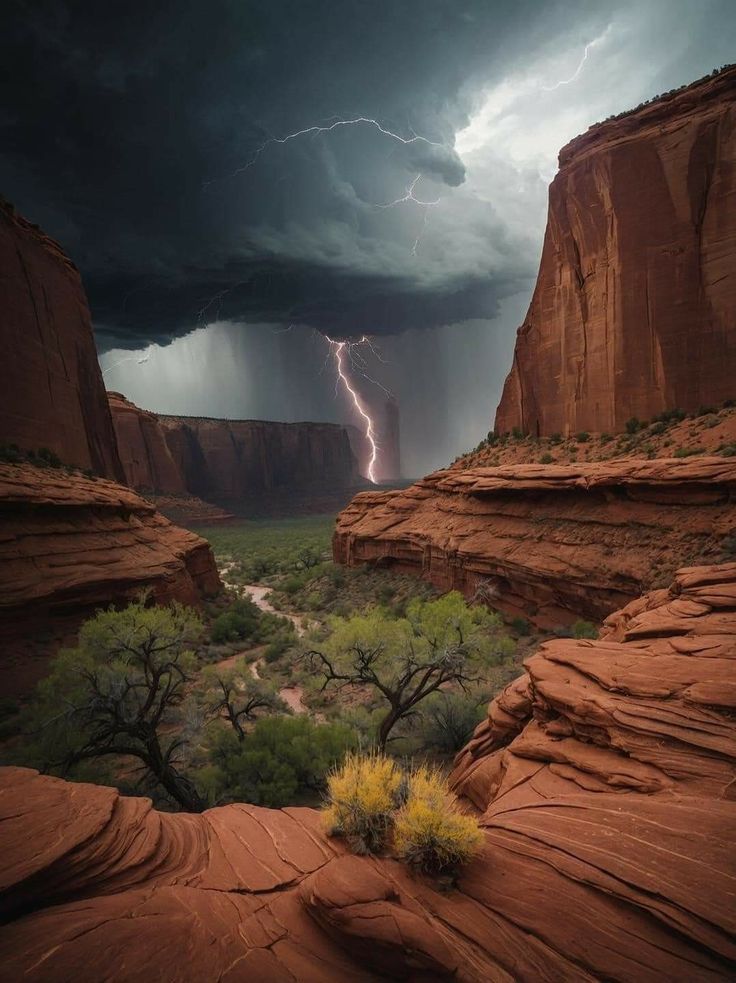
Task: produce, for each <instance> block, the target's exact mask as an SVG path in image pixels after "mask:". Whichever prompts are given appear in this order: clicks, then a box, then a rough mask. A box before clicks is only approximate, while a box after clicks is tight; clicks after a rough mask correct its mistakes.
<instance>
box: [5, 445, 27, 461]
mask: <svg viewBox="0 0 736 983" xmlns="http://www.w3.org/2000/svg"><path fill="white" fill-rule="evenodd" d="M22 460H23V453H22V452H21V449H20V447H18V445H17V444H0V461H2V462H4V463H6V464H18V463H20V461H22Z"/></svg>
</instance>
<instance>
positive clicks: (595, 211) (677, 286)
mask: <svg viewBox="0 0 736 983" xmlns="http://www.w3.org/2000/svg"><path fill="white" fill-rule="evenodd" d="M734 159H736V68H731V69H728V70H726V71H724V72H723V73H721V74H720V75H718V76H716V77H714V78H711V79H708V80H705V81H703V82H700V83H696V84H694V85H693V86H691V87H689V88H687V89H685V90H683V91H681V92H679V93H676V94H674V95H673V96H670V97H667V98H666V99H663V100H660V101H658V102H656V103H653V104H652V105H650V106H646V107H644V108H642V109H640V110H637V111H635V112H633V113H630V114H628V115H626V116H624V117H623V118H620V119H616V120H612V121H610V122H607V123H602V124H599V125H598V126H595V127H593V128H592V129H591V130H589V131H588V132H587V133H586V134H583V135H582V136H580V137H578V138H577V139H575V140H573V141H572V142H571V143H570V144H568V145H567V146H566V147H565V148H563V150H562V151H561V153H560V170H559V173H558V174H557V176H556V178H555V179H554V181H553V183H552V185H551V187H550V193H549V215H548V221H547V231H546V234H545V239H544V247H543V251H542V260H541V265H540V269H539V276H538V279H537V285H536V288H535V291H534V296H533V298H532V302H531V306H530V308H529V312H528V314H527V317H526V320H525V322H524V324H523V325H522V327H521V328H520V329H519V334H518V338H517V342H516V351H515V354H514V362H513V367H512V369H511V373H510V375H509V376H508V378H507V380H506V385H505V387H504V392H503V397H502V399H501V403H500V405H499V408H498V412H497V414H496V428H497V429H498V430H499V431H500V432H506V431H508V430H511V429H512V428H513V427H519V428H521V429H522V430H524V431H525V432H528V433H531V434H533V435H539V434H550V433H555V432H561V433H563V434H564V433H569V432H573V433H574V432H575V431H578V430H590V431H617V430H621V429H622V428H623V426H624V424H625V422H626V420H628V419H629V418H630V417H632V416H638V417H639V418H640V419H649V418H651V416H652V415H653V414H655V413H658V412H661V411H662V410H666V409H672V408H673V407H681V408H683V409H685V410H695V409H697V407H698V406H699V405H701V404H706V405H707V404H711V403H713V402H714V401H715V402H720V401H722V400H724V399H730V398H733V397H734V395H736V393H735V392H734V386H735V383H734V365H736V170H735V169H734V166H733V162H734Z"/></svg>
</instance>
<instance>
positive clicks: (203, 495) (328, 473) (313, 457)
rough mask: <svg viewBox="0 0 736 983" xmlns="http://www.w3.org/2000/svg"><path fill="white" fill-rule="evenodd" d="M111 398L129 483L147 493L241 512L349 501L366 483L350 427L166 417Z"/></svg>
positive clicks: (120, 398) (112, 395)
mask: <svg viewBox="0 0 736 983" xmlns="http://www.w3.org/2000/svg"><path fill="white" fill-rule="evenodd" d="M108 397H109V402H110V408H111V411H112V419H113V423H114V426H115V433H116V437H117V443H118V448H119V451H120V457H121V460H122V463H123V468H124V471H125V478H126V482H127V484H129V485H130V486H131V487H132V488H136V489H138V490H140V491H144V492H153V493H163V494H174V495H182V494H183V495H187V494H189V495H194V496H196V497H197V498H200V499H203V500H204V501H210V502H216V503H224V504H226V505H228V506H232V507H237V506H239V507H241V508H242V507H243V506H247V505H248V504H250V505H253V504H256V503H258V502H264V501H269V500H270V501H273V502H276V503H284V502H287V501H288V500H289V499H299V498H302V499H309V498H310V496H320V495H321V496H323V497H324V496H327V497H332V498H334V497H337V499H338V500H339V504H344V501H345V500H346V497H348V495H349V493H350V492H351V491H352V490H354V489H356V488H358V487H360V486H361V485H363V484H364V483H365V482H364V481H363V479H362V478H361V477H360V475H359V474H358V461H357V458H356V455H355V454H354V452H353V445H354V444H357V443H358V442H357V439H356V436H355V434H351V433H350V432H349V430H348V428H347V427H343V426H340V425H338V424H332V423H273V422H270V421H265V420H219V419H210V418H198V417H182V416H166V415H163V414H155V413H151V412H148V411H146V410H142V409H140V408H139V407H137V406H136V405H135V404H134V403H131V402H130V401H129V400H127V399H125V397H124V396H122V395H121V394H120V393H108ZM346 493H347V494H346Z"/></svg>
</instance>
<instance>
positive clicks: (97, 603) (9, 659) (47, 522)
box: [0, 464, 222, 694]
mask: <svg viewBox="0 0 736 983" xmlns="http://www.w3.org/2000/svg"><path fill="white" fill-rule="evenodd" d="M221 586H222V585H221V583H220V578H219V575H218V573H217V568H216V566H215V562H214V558H213V556H212V550H211V549H210V546H209V543H207V542H206V541H205V540H204V539H201V538H200V537H199V536H196V535H195V534H194V533H191V532H188V531H186V530H184V529H180V528H178V527H177V526H175V525H173V524H172V523H171V522H169V520H168V519H166V518H164V516H163V515H161V514H160V513H159V512H157V511H156V509H155V507H154V506H153V505H151V504H150V502H147V501H145V500H144V499H142V498H139V496H138V495H136V494H135V493H134V492H132V491H131V490H130V489H129V488H126V487H124V486H123V485H119V484H117V483H115V482H112V481H107V480H105V479H102V478H99V479H95V480H92V479H90V478H87V477H85V476H84V475H82V474H80V473H71V474H69V473H67V472H66V471H64V470H62V469H52V468H40V467H34V466H31V465H29V464H0V625H2V628H1V629H0V643H1V645H2V658H1V659H0V688H1V689H2V691H3V692H4V693H6V694H9V693H11V692H13V693H23V692H28V691H29V690H30V689H31V688H32V686H33V684H34V683H35V682H36V680H37V679H38V678H40V676H42V675H43V674H44V672H45V667H46V664H47V662H48V658H49V656H50V655H51V654H53V651H54V650H55V649H56V648H58V646H59V643H61V642H63V643H67V642H72V643H73V640H74V633H75V632H76V629H77V627H78V626H79V623H80V622H81V621H82V620H83V619H85V618H87V617H90V616H91V615H93V614H94V612H95V610H96V609H98V608H101V607H107V606H108V605H109V604H125V603H127V602H128V601H130V600H133V599H134V598H136V597H137V596H138V595H139V594H140V592H141V591H143V590H146V591H149V592H150V593H151V595H152V597H153V599H154V600H156V601H157V602H159V603H162V604H166V603H169V602H171V601H174V600H176V601H180V602H182V603H184V604H191V605H195V606H198V605H199V604H200V603H201V601H202V598H203V597H206V596H209V595H213V594H216V593H217V592H218V591H219V590H220V589H221Z"/></svg>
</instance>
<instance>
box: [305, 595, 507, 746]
mask: <svg viewBox="0 0 736 983" xmlns="http://www.w3.org/2000/svg"><path fill="white" fill-rule="evenodd" d="M500 624H501V622H500V619H499V617H498V616H497V615H495V614H493V613H491V612H490V611H488V610H487V609H486V608H484V607H473V608H469V607H468V606H467V604H466V603H465V601H464V599H463V597H462V595H461V594H459V593H458V592H457V591H453V592H451V593H449V594H445V596H444V597H440V598H438V599H437V600H433V601H422V600H419V599H415V600H413V601H412V602H411V603H410V604H409V605H408V607H407V616H406V618H401V619H391V618H390V617H388V616H387V615H386V614H385V613H384V612H381V611H380V610H373V611H371V612H369V613H367V614H363V615H358V616H355V617H352V618H349V619H344V618H335V619H333V621H332V632H331V634H330V636H329V637H328V638H327V639H325V641H324V642H322V643H321V644H320V647H319V649H317V648H312V649H310V651H309V652H308V653H307V660H308V663H309V665H310V667H311V668H312V669H313V670H314V671H315V672H319V673H320V674H321V676H322V679H323V683H322V689H323V690H324V689H325V688H327V687H328V686H334V687H335V688H337V689H342V688H343V687H346V686H369V687H372V688H373V689H374V690H376V691H377V692H378V693H380V694H381V695H382V696H383V698H384V700H385V702H386V703H387V704H388V710H387V712H386V713H385V715H384V717H383V719H382V720H381V723H380V725H379V728H378V735H377V739H378V746H379V747H380V749H381V750H384V749H385V747H386V743H387V741H388V739H389V736H390V734H391V731H392V730H393V728H394V726H395V725H396V724H397V723H398V721H399V720H402V719H404V718H406V717H408V716H410V715H412V714H413V713H415V712H416V708H417V706H418V705H419V704H420V703H421V702H422V700H424V699H425V698H426V697H427V696H429V695H430V694H431V693H436V692H437V691H438V690H439V689H441V687H443V686H444V685H445V684H447V683H457V684H459V685H460V686H461V687H462V688H465V687H467V686H468V685H469V684H471V683H475V682H479V681H480V679H481V675H480V674H479V673H480V671H481V670H482V669H483V668H485V667H486V666H488V665H491V664H498V663H499V662H502V661H504V659H505V652H504V651H503V650H502V649H501V650H500V651H499V647H498V645H497V644H496V642H497V639H495V638H494V634H495V633H496V632H497V630H498V629H499V627H500Z"/></svg>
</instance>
